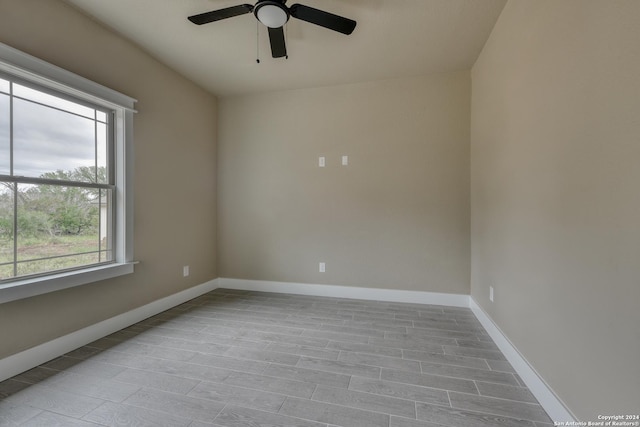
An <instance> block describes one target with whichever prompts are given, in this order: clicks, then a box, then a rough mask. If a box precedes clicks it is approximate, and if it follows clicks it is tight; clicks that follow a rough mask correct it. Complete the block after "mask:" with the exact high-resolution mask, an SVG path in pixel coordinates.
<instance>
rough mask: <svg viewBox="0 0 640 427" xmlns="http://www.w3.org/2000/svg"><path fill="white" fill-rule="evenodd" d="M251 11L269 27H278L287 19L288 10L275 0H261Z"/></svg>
mask: <svg viewBox="0 0 640 427" xmlns="http://www.w3.org/2000/svg"><path fill="white" fill-rule="evenodd" d="M253 13H254V14H255V15H256V18H258V21H260V22H262V23H263V24H264V25H266V26H267V27H269V28H280V27H282V26H283V25H284V24H286V23H287V21H288V20H289V11H288V10H287V9H286V8H285V7H284V6H283V5H282V3H279V2H276V1H263V2H260V3H258V4H257V5H256V7H255V9H254V11H253Z"/></svg>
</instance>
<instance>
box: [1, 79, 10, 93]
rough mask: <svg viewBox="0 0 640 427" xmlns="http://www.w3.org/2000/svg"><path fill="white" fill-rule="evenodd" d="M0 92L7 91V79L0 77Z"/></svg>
mask: <svg viewBox="0 0 640 427" xmlns="http://www.w3.org/2000/svg"><path fill="white" fill-rule="evenodd" d="M0 92H4V93H9V81H8V80H5V79H0Z"/></svg>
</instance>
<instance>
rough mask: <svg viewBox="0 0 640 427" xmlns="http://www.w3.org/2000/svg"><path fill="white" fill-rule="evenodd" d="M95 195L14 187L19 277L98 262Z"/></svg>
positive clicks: (41, 187) (76, 189)
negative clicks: (16, 189) (16, 197)
mask: <svg viewBox="0 0 640 427" xmlns="http://www.w3.org/2000/svg"><path fill="white" fill-rule="evenodd" d="M104 191H106V190H104ZM99 192H100V190H96V189H87V188H81V187H71V186H58V185H33V184H19V185H18V193H19V197H18V215H17V218H18V237H17V243H18V245H17V247H18V253H17V260H18V263H19V264H18V273H19V275H25V274H36V273H40V272H43V271H49V270H60V269H65V268H73V267H78V266H81V265H85V264H90V263H95V262H98V260H99V255H98V253H99V251H100V240H99V239H100V211H101V206H100V201H99V196H98V195H99ZM105 209H107V207H106V206H105ZM27 261H29V262H27Z"/></svg>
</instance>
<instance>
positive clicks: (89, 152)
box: [0, 79, 107, 177]
mask: <svg viewBox="0 0 640 427" xmlns="http://www.w3.org/2000/svg"><path fill="white" fill-rule="evenodd" d="M3 88H6V85H4V84H3V83H2V80H1V79H0V91H2V90H3ZM14 94H15V95H16V96H22V97H25V98H27V99H29V100H31V101H36V102H39V103H42V104H47V105H40V104H37V103H35V102H30V101H28V100H25V99H20V98H17V97H16V98H14V104H13V174H14V175H16V176H29V177H39V176H40V175H42V174H43V173H46V172H53V171H56V170H59V169H61V170H65V171H67V170H73V169H75V168H77V167H79V166H95V165H96V159H95V153H96V148H95V144H96V121H95V120H93V117H94V114H95V113H94V110H93V109H91V108H88V107H85V106H83V105H80V104H77V103H74V102H71V101H68V100H66V99H61V98H57V97H53V96H51V95H48V94H45V93H42V92H38V91H35V90H33V89H29V88H26V87H24V86H20V85H17V84H14ZM9 105H10V104H9V96H8V95H7V94H3V93H0V174H4V175H8V174H9V172H10V171H9V162H10V154H9V147H10V110H9ZM50 106H55V107H57V108H60V109H63V110H65V111H60V110H59V109H56V108H51V107H50ZM70 112H73V113H75V114H72V113H70ZM77 114H81V115H77ZM88 116H90V117H91V118H89V117H88ZM97 135H98V138H97V139H98V147H99V150H98V151H99V156H98V166H105V158H106V139H107V138H106V125H105V124H104V123H100V122H98V123H97Z"/></svg>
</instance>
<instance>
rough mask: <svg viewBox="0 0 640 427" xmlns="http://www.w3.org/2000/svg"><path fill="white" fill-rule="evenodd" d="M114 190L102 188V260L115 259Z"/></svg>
mask: <svg viewBox="0 0 640 427" xmlns="http://www.w3.org/2000/svg"><path fill="white" fill-rule="evenodd" d="M112 198H113V191H111V190H100V203H99V208H100V230H99V233H100V234H99V239H100V251H101V252H100V261H101V262H104V261H113V251H112V249H113V242H112V238H111V236H112V235H113V233H112V232H111V230H112V229H113V215H112V214H111V212H112V210H111V206H112V203H113V202H112Z"/></svg>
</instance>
